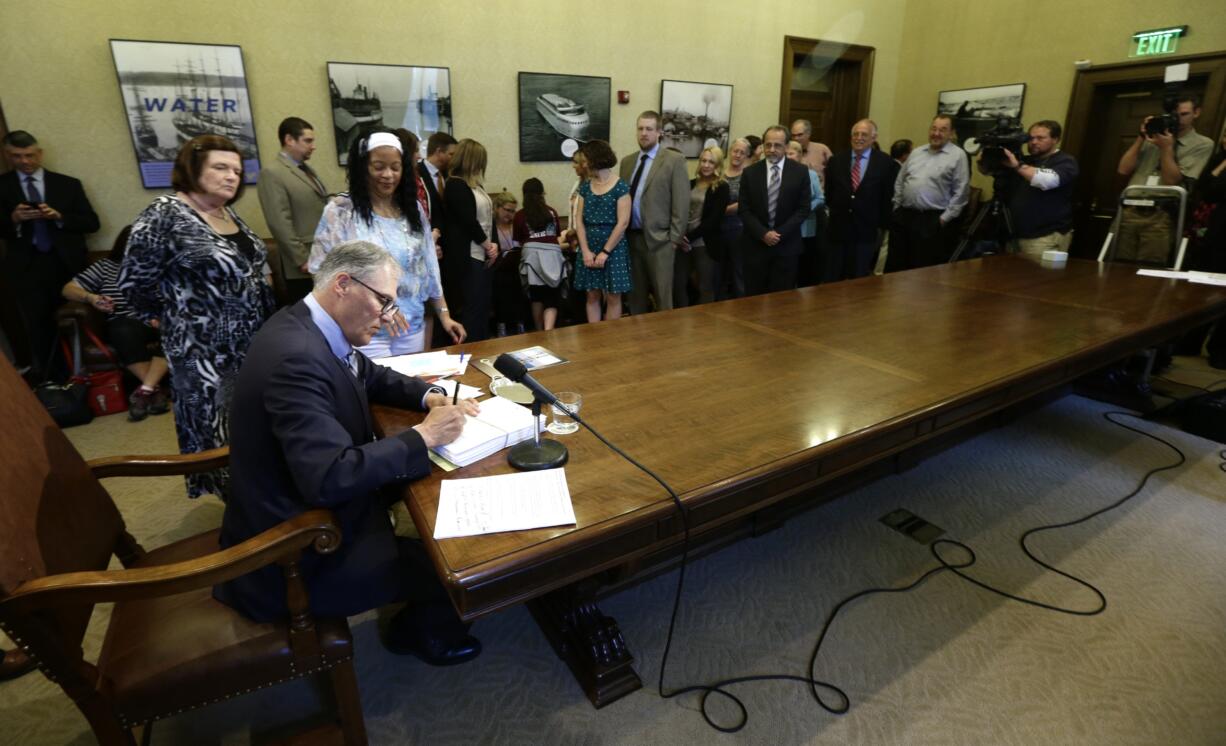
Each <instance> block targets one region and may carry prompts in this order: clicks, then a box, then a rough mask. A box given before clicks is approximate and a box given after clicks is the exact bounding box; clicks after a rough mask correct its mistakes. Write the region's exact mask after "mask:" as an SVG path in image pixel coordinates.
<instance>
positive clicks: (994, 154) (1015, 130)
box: [966, 117, 1030, 176]
mask: <svg viewBox="0 0 1226 746" xmlns="http://www.w3.org/2000/svg"><path fill="white" fill-rule="evenodd" d="M1028 142H1030V135H1028V134H1027V133H1026V130H1024V129H1022V128H1021V126H1020V123H1019V122H1018V121H1017V120H1015V119H1010V118H1009V117H1001V118H1000V119H997V120H996V126H994V127H992V129H990V130H988V131H987V132H984V133H983V134H981V135H979V136H978V137H975V138H972V139H970V140H967V142H966V152H968V153H970V154H971V155H975V154H976V153H979V152H980V151H982V153H983V155H982V156H980V157H981V159H982V160H981V161H980V162H981V163H982V164H983V168H984V170H985V171H987V172H988V173H989V174H992V175H994V176H995V175H997V174H1000V173H1003V172H1005V171H1008V170H1009V166H1008V161H1007V160H1006V159H1005V151H1006V150H1008V151H1009V152H1011V153H1013V155H1014V157H1015V158H1017V160H1018V161H1021V160H1022V146H1023V145H1025V144H1026V143H1028Z"/></svg>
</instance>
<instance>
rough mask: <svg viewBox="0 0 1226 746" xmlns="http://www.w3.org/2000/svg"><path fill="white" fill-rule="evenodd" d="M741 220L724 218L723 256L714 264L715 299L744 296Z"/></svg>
mask: <svg viewBox="0 0 1226 746" xmlns="http://www.w3.org/2000/svg"><path fill="white" fill-rule="evenodd" d="M741 230H742V227H741V221H740V219H739V218H734V216H728V217H725V218H724V225H723V235H724V256H723V258H722V259H720V260H719V262H718V263H717V264H716V266H715V276H714V277H713V278H712V282H713V283H714V285H715V300H728V299H729V298H743V297H745V260H744V253H745V250H744V249H743V248H742V246H741Z"/></svg>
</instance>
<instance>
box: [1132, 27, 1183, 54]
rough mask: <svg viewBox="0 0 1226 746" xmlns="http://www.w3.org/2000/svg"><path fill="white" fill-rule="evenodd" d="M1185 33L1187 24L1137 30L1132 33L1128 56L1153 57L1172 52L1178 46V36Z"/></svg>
mask: <svg viewBox="0 0 1226 746" xmlns="http://www.w3.org/2000/svg"><path fill="white" fill-rule="evenodd" d="M1187 33H1188V27H1187V26H1173V27H1171V28H1160V29H1154V30H1152V31H1138V32H1137V33H1135V34H1133V35H1132V49H1131V50H1130V51H1129V52H1128V56H1129V57H1154V56H1156V55H1160V54H1174V53H1175V50H1176V49H1177V48H1178V46H1179V39H1180V37H1182V36H1185V35H1187Z"/></svg>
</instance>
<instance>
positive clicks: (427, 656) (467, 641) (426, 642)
mask: <svg viewBox="0 0 1226 746" xmlns="http://www.w3.org/2000/svg"><path fill="white" fill-rule="evenodd" d="M398 637H400V636H398V635H396V634H394V633H391V632H390V631H389V634H387V635H386V636H385V637H384V639H383V645H384V647H386V648H387V649H388V650H389V651H391V652H393V653H395V654H396V655H414V656H417V657H418V658H420V659H421V660H422V661H423V662H425V663H428V664H430V665H431V666H455V665H459V664H460V663H467V662H468V661H470V660H472V659H473V658H476V657H477V656H478V655H481V641H480V640H478V639H477V638H475V637H473V636H472V635H465V636H464V637H463V638H462V639H460V640H459V641H457V642H455V643H453V644H450V645H448V644H447V643H445V642H443V641H442V640H439V639H436V638H431V637H419V638H415V639H397V638H398Z"/></svg>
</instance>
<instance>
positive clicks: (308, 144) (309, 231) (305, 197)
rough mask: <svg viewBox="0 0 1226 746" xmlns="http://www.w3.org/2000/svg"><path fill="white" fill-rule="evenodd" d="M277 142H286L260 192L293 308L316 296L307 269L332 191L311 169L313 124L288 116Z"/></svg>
mask: <svg viewBox="0 0 1226 746" xmlns="http://www.w3.org/2000/svg"><path fill="white" fill-rule="evenodd" d="M277 137H279V138H280V139H281V152H280V153H277V158H276V160H275V161H273V162H272V163H270V164H268V165H267V166H265V167H264V168H263V170H261V171H260V179H259V183H258V184H257V187H256V191H257V192H258V193H259V195H260V208H261V209H262V210H263V211H264V220H265V221H266V222H267V223H268V229H269V230H270V231H272V236H273V238H275V239H276V240H277V261H276V262H274V263H273V267H272V270H273V272H275V273H277V274H278V275H279V276H280V279H281V284H282V285H283V286H284V287H285V295H286V297H285V298H284V299H283V300H284V301H285V302H286V303H294V302H296V301H298V300H301V299H302V298H303V297H304V296H305V295H306V294H307V293H309V292H311V276H310V274H308V273H307V267H306V264H307V258H308V257H309V256H310V254H311V242H312V241H314V239H315V228H316V226H318V225H319V216H320V215H322V214H323V211H324V204H326V203H327V201H328V190H327V188H326V187H324V184H323V182H322V181H320V180H319V177H318V176H317V175H316V174H315V172H314V171H313V170H312V169H311V167H310V166H308V165H307V160H308V159H310V157H311V153H314V152H315V129H314V128H313V127H311V123H310V122H308V121H306V120H305V119H300V118H298V117H289V118H288V119H286V120H285V121H283V122H281V126H280V127H278V128H277Z"/></svg>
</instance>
